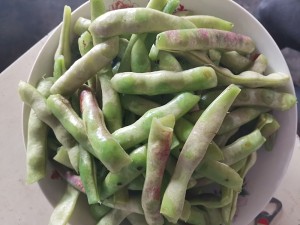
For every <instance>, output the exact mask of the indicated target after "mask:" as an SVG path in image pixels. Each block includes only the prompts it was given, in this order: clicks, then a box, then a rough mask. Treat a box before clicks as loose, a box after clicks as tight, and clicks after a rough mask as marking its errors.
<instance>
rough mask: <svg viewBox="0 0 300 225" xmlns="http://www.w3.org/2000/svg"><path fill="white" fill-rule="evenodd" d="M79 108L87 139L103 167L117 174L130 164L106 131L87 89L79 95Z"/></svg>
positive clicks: (96, 104) (125, 154)
mask: <svg viewBox="0 0 300 225" xmlns="http://www.w3.org/2000/svg"><path fill="white" fill-rule="evenodd" d="M80 108H81V111H82V118H83V122H84V125H85V128H86V132H87V136H88V139H89V141H90V143H91V145H92V147H93V149H94V150H95V153H96V154H97V158H99V159H100V161H101V162H102V163H103V165H104V166H105V167H106V168H107V169H108V170H109V171H112V172H118V171H120V170H121V169H122V168H123V167H125V166H127V165H128V164H130V162H131V159H130V158H129V156H128V154H127V153H126V152H125V151H124V149H123V148H122V147H121V146H120V144H119V143H118V142H117V140H116V139H115V138H114V137H113V136H112V135H111V134H110V133H109V131H108V130H107V128H106V125H105V122H104V116H103V113H102V111H101V110H100V108H99V107H98V103H97V101H96V99H95V98H94V96H93V94H92V92H91V91H90V90H88V89H85V90H83V91H82V92H81V94H80Z"/></svg>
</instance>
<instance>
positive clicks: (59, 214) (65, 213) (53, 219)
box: [49, 185, 80, 225]
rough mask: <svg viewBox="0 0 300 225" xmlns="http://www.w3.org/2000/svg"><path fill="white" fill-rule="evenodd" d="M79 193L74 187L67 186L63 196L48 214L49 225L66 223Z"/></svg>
mask: <svg viewBox="0 0 300 225" xmlns="http://www.w3.org/2000/svg"><path fill="white" fill-rule="evenodd" d="M79 193H80V192H79V191H78V190H76V189H74V188H73V187H72V186H71V185H68V186H67V189H66V191H65V193H64V195H63V197H62V198H61V199H60V201H59V203H58V204H57V205H56V206H55V208H54V210H53V212H52V214H51V216H50V221H49V225H64V224H67V223H68V221H69V219H70V217H71V215H72V213H73V211H74V208H75V205H76V202H77V199H78V197H79Z"/></svg>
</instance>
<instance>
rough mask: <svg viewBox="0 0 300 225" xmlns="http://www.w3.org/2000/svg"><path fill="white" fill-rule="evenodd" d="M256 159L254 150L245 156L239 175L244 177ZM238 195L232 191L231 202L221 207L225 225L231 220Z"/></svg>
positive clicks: (228, 224)
mask: <svg viewBox="0 0 300 225" xmlns="http://www.w3.org/2000/svg"><path fill="white" fill-rule="evenodd" d="M256 159H257V154H256V152H253V153H252V154H251V155H249V156H248V157H247V162H246V164H245V166H244V168H243V169H242V170H241V171H240V172H239V174H240V176H241V177H242V178H245V176H246V174H247V172H248V171H249V170H250V169H251V168H252V167H253V165H254V164H255V162H256ZM238 196H239V192H234V193H233V196H232V200H231V203H230V204H228V205H227V206H224V207H223V208H222V209H221V214H222V217H223V221H224V222H225V225H230V224H231V221H232V219H233V217H234V215H235V212H236V209H237V199H238Z"/></svg>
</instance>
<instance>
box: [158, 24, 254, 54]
mask: <svg viewBox="0 0 300 225" xmlns="http://www.w3.org/2000/svg"><path fill="white" fill-rule="evenodd" d="M156 47H157V48H158V49H160V50H172V51H190V50H193V51H194V50H208V49H220V50H227V51H238V52H243V53H251V52H253V51H254V50H255V44H254V42H253V41H252V40H251V38H250V37H248V36H245V35H242V34H237V33H233V32H230V31H222V30H216V29H208V28H198V29H181V30H175V29H174V30H171V29H170V30H168V31H165V32H162V33H159V34H158V35H157V37H156Z"/></svg>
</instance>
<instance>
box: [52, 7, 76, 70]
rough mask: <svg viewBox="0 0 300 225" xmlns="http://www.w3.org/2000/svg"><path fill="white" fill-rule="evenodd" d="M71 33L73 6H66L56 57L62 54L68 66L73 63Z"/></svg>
mask: <svg viewBox="0 0 300 225" xmlns="http://www.w3.org/2000/svg"><path fill="white" fill-rule="evenodd" d="M70 35H71V8H70V7H69V6H65V7H64V15H63V22H62V29H61V33H60V38H59V42H58V47H57V50H56V52H55V55H54V59H56V58H57V57H59V56H61V55H62V56H63V57H64V63H65V66H66V68H69V67H70V65H71V63H72V62H71V61H72V56H71V55H72V54H71V40H70Z"/></svg>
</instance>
